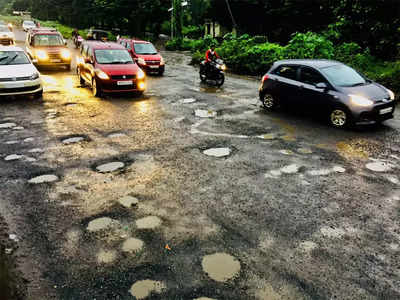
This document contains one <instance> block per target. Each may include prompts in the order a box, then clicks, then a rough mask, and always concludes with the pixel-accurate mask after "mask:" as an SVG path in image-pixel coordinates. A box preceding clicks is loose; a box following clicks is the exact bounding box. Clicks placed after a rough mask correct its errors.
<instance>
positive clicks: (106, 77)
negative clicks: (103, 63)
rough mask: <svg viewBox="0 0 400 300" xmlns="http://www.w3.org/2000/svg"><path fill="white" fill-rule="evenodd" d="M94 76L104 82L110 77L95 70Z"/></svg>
mask: <svg viewBox="0 0 400 300" xmlns="http://www.w3.org/2000/svg"><path fill="white" fill-rule="evenodd" d="M96 75H97V77H99V78H100V79H104V80H107V79H110V77H109V76H108V75H107V74H106V73H104V72H103V71H102V70H97V71H96Z"/></svg>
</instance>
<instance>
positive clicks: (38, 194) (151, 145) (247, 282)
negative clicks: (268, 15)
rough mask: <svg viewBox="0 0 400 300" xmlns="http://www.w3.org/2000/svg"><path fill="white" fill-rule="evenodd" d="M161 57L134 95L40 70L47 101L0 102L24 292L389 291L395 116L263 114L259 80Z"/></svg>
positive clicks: (393, 270)
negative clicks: (340, 124)
mask: <svg viewBox="0 0 400 300" xmlns="http://www.w3.org/2000/svg"><path fill="white" fill-rule="evenodd" d="M17 37H19V39H20V40H21V41H23V34H22V33H18V35H17ZM20 43H21V44H22V42H20ZM163 55H164V56H165V58H166V62H167V69H166V73H165V76H163V77H149V78H148V90H147V92H146V93H145V95H144V96H143V97H141V98H132V97H130V96H120V95H113V96H107V97H105V98H102V99H99V98H94V97H93V96H92V95H91V92H90V90H89V88H87V87H81V86H79V81H78V79H77V77H76V76H75V75H74V74H73V72H67V71H63V70H42V74H43V81H44V88H45V92H44V96H43V100H40V101H38V100H33V99H31V98H29V97H19V98H7V99H2V101H1V106H0V193H1V201H0V208H1V214H2V216H3V217H4V219H5V220H6V221H7V223H8V225H9V230H10V233H13V234H15V235H16V236H17V237H18V241H17V242H16V245H18V248H17V247H16V249H15V250H14V253H15V255H16V257H17V261H18V264H19V266H20V268H21V270H22V271H23V273H24V275H25V277H26V278H27V279H28V280H29V283H28V291H27V299H219V300H222V299H227V300H228V299H264V300H276V299H399V298H400V262H399V259H398V257H399V254H400V218H399V217H400V175H399V174H400V172H399V171H400V138H399V131H400V121H399V120H400V116H399V113H398V112H396V115H395V119H393V120H389V121H387V122H385V123H383V124H382V125H378V126H368V127H362V128H357V129H353V130H336V129H333V128H330V127H329V126H328V125H326V123H324V122H323V121H321V120H319V119H312V118H310V117H307V116H304V115H301V114H298V113H295V112H287V111H278V112H273V113H266V112H264V111H263V110H262V108H261V107H260V104H259V102H258V100H257V88H258V85H259V81H258V80H255V79H251V78H243V77H239V76H233V75H229V76H228V77H227V80H226V84H225V85H224V86H223V88H221V89H217V88H212V87H207V86H204V85H202V84H200V80H199V78H198V72H197V69H196V68H195V67H193V66H189V65H188V63H189V61H190V58H189V57H188V56H187V55H185V54H182V53H172V52H166V53H163ZM5 124H6V125H5Z"/></svg>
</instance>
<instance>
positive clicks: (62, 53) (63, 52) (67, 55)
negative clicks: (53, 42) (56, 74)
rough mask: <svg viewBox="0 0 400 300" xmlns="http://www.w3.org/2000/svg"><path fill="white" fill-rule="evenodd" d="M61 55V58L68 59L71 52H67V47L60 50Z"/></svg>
mask: <svg viewBox="0 0 400 300" xmlns="http://www.w3.org/2000/svg"><path fill="white" fill-rule="evenodd" d="M61 57H62V58H63V59H70V58H71V52H69V51H68V50H67V49H64V50H62V51H61Z"/></svg>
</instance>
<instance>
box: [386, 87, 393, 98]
mask: <svg viewBox="0 0 400 300" xmlns="http://www.w3.org/2000/svg"><path fill="white" fill-rule="evenodd" d="M386 90H387V92H388V93H389V97H390V100H394V93H393V92H392V91H391V90H389V89H386Z"/></svg>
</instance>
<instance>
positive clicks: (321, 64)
mask: <svg viewBox="0 0 400 300" xmlns="http://www.w3.org/2000/svg"><path fill="white" fill-rule="evenodd" d="M342 64H343V63H341V62H339V61H335V60H329V59H285V60H278V61H276V62H275V63H274V65H276V66H278V65H303V66H308V67H313V68H316V69H323V68H326V67H330V66H335V65H342Z"/></svg>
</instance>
